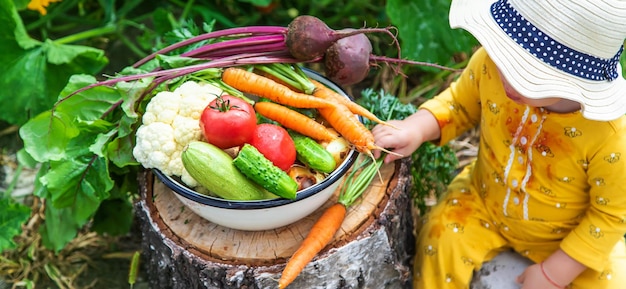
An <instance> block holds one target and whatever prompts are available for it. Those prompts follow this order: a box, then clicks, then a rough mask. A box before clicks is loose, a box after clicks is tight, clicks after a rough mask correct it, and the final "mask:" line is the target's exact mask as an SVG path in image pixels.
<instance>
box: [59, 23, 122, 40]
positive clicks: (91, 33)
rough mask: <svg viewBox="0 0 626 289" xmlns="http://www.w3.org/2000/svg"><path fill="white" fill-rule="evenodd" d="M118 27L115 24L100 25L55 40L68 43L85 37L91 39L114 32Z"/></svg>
mask: <svg viewBox="0 0 626 289" xmlns="http://www.w3.org/2000/svg"><path fill="white" fill-rule="evenodd" d="M116 29H117V28H116V27H115V26H112V25H109V26H104V27H99V28H95V29H91V30H86V31H83V32H79V33H76V34H72V35H68V36H65V37H62V38H59V39H57V40H54V43H57V44H67V43H74V42H78V41H80V40H83V39H89V38H93V37H96V36H100V35H106V34H111V33H114V32H115V30H116Z"/></svg>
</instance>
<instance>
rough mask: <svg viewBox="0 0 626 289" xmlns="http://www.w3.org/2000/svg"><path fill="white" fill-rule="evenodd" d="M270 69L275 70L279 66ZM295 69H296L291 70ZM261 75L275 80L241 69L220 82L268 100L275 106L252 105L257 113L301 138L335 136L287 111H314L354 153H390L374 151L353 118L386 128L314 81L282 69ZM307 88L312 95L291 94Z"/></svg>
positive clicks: (369, 138)
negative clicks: (267, 75)
mask: <svg viewBox="0 0 626 289" xmlns="http://www.w3.org/2000/svg"><path fill="white" fill-rule="evenodd" d="M272 65H273V66H274V67H276V66H278V65H281V64H272ZM282 65H287V64H282ZM257 67H258V66H257ZM295 69H299V68H298V67H297V66H295ZM263 71H264V72H266V73H269V74H271V75H272V76H273V77H272V78H275V79H276V80H274V79H272V78H270V77H265V76H262V75H259V74H257V73H254V72H252V71H249V70H245V69H242V68H236V67H229V68H226V69H224V71H223V73H222V81H223V82H224V83H226V84H227V85H229V86H231V87H233V88H235V89H237V90H240V91H242V92H244V93H250V94H255V95H257V96H261V97H264V98H267V99H269V100H271V101H272V102H273V103H275V105H269V104H263V103H261V102H259V103H256V104H255V109H257V112H258V113H259V114H261V115H263V116H265V117H267V118H269V119H272V120H274V121H276V122H278V123H280V124H281V125H283V126H285V127H287V128H290V129H292V130H294V131H297V132H299V133H301V134H303V135H306V136H309V137H311V138H313V139H316V140H330V139H329V138H334V137H337V136H338V135H336V134H334V133H332V132H330V131H328V129H327V128H326V127H324V125H322V124H320V123H318V122H317V121H315V120H313V119H311V118H309V117H307V116H305V115H302V114H300V113H299V112H297V111H295V110H292V109H291V108H289V107H294V108H314V109H317V111H318V112H319V113H320V115H321V116H322V117H323V118H324V119H325V120H326V121H327V122H328V124H329V125H330V126H331V127H332V128H333V129H334V130H335V131H337V132H338V133H339V135H341V136H342V137H344V138H345V139H346V140H347V141H348V142H349V143H350V144H352V145H353V146H354V148H355V149H356V150H357V151H359V152H361V153H364V154H367V155H369V156H371V157H372V158H373V154H372V152H371V150H374V149H379V150H382V151H385V152H387V153H393V152H389V151H386V150H385V149H384V148H381V147H378V146H377V145H376V144H375V143H374V136H373V135H372V133H371V131H370V130H369V129H368V128H367V127H365V125H364V124H363V123H362V122H361V121H359V119H358V118H357V117H356V116H355V114H357V115H360V116H363V117H366V118H369V119H371V120H372V121H375V122H378V123H381V124H385V125H389V124H387V123H386V122H384V121H382V120H380V119H379V118H377V117H376V116H375V115H374V114H372V113H371V112H369V111H368V110H367V109H365V108H363V107H362V106H360V105H358V104H357V103H355V102H353V101H351V100H349V99H347V98H345V97H344V96H342V95H339V94H338V93H337V92H335V91H334V90H332V89H330V88H328V87H327V86H325V85H323V84H321V83H319V82H317V81H315V80H312V79H309V78H306V79H302V78H300V77H297V72H296V71H292V72H291V75H296V79H294V78H292V79H288V77H286V74H289V72H287V73H286V74H285V71H286V69H284V68H283V69H282V72H278V71H277V70H276V69H268V68H267V66H264V67H263ZM286 82H289V83H286ZM283 83H284V84H283ZM310 84H312V85H314V90H313V93H312V95H311V94H307V93H302V92H299V91H296V90H295V89H303V88H302V87H308V86H309V85H310Z"/></svg>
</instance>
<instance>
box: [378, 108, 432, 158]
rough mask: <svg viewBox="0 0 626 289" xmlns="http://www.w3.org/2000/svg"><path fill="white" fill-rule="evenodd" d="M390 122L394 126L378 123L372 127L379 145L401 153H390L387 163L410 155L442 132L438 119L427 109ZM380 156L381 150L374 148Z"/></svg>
mask: <svg viewBox="0 0 626 289" xmlns="http://www.w3.org/2000/svg"><path fill="white" fill-rule="evenodd" d="M388 123H389V124H391V125H392V126H394V127H391V126H387V125H377V126H375V127H374V128H373V129H372V134H373V135H374V142H375V143H376V145H377V146H379V147H381V148H385V149H388V150H390V151H392V152H394V153H397V154H399V155H393V154H388V155H387V156H386V157H385V163H389V162H392V161H395V160H397V159H399V158H402V157H408V156H410V155H411V154H413V152H414V151H415V150H417V148H419V146H420V145H422V143H424V142H426V141H430V140H435V139H438V138H439V136H440V134H441V131H440V129H439V123H438V122H437V119H436V118H435V117H434V116H433V115H432V114H431V113H430V112H429V111H427V110H418V111H417V112H416V113H414V114H412V115H411V116H409V117H407V118H406V119H404V120H391V121H388ZM379 156H380V151H379V150H374V157H376V158H378V157H379Z"/></svg>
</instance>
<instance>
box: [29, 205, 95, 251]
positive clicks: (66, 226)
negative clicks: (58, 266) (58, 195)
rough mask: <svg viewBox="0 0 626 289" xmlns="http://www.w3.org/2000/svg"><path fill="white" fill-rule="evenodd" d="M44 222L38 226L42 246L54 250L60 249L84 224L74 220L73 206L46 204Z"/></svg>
mask: <svg viewBox="0 0 626 289" xmlns="http://www.w3.org/2000/svg"><path fill="white" fill-rule="evenodd" d="M45 216H46V222H45V223H44V225H43V226H41V227H40V229H39V230H40V234H41V240H42V243H43V244H44V246H46V247H47V248H49V249H52V250H54V251H55V252H59V251H61V249H63V247H65V245H67V243H69V242H70V241H72V239H74V238H75V237H76V234H77V233H78V230H79V229H80V228H81V227H82V226H83V225H84V224H77V223H76V222H74V210H73V208H55V207H54V206H46V210H45Z"/></svg>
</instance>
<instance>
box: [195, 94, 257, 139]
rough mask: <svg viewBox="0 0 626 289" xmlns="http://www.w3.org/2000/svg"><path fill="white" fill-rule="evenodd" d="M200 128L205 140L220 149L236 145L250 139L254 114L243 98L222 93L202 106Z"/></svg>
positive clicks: (253, 127)
mask: <svg viewBox="0 0 626 289" xmlns="http://www.w3.org/2000/svg"><path fill="white" fill-rule="evenodd" d="M200 128H201V129H202V133H203V134H204V138H205V139H206V140H207V142H209V143H211V144H213V145H215V146H217V147H219V148H221V149H227V148H231V147H236V146H240V145H243V144H244V143H246V142H248V141H250V139H252V135H253V134H254V130H255V128H256V114H255V111H254V108H253V107H252V105H251V104H249V103H247V102H246V101H245V100H243V99H241V98H238V97H235V96H231V95H223V96H220V97H217V98H216V99H214V100H213V101H211V103H209V105H207V106H206V107H205V108H204V111H202V115H201V116H200Z"/></svg>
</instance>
